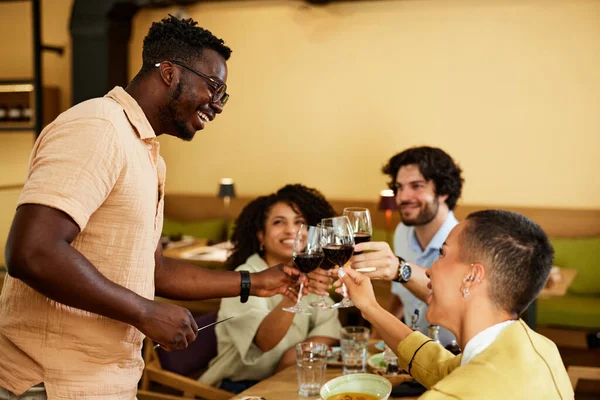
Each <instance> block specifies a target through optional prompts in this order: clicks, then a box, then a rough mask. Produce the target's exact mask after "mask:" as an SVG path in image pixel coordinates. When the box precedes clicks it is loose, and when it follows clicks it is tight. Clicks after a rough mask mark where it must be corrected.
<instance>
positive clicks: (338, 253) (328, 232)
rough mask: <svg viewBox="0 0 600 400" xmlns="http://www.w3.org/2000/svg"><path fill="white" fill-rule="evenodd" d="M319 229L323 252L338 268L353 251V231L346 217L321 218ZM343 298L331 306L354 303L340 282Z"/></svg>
mask: <svg viewBox="0 0 600 400" xmlns="http://www.w3.org/2000/svg"><path fill="white" fill-rule="evenodd" d="M321 230H322V232H323V233H322V235H323V253H325V258H327V259H328V260H329V261H330V262H331V263H332V264H334V265H338V266H339V267H340V268H341V267H343V266H344V264H346V263H347V262H348V260H349V259H350V257H352V253H353V252H354V232H353V231H352V227H351V226H350V221H349V220H348V217H346V216H341V217H334V218H325V219H323V220H321ZM342 292H343V294H344V298H343V299H342V301H340V302H339V303H335V304H334V305H332V306H331V308H347V307H353V306H354V304H353V303H352V301H351V300H350V299H349V298H348V291H347V289H346V285H344V284H342Z"/></svg>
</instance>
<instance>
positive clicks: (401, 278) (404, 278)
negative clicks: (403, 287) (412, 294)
mask: <svg viewBox="0 0 600 400" xmlns="http://www.w3.org/2000/svg"><path fill="white" fill-rule="evenodd" d="M396 257H397V258H398V262H399V263H400V265H398V276H396V278H395V279H394V281H395V282H400V283H406V282H408V280H409V279H410V276H411V275H412V269H411V268H410V265H409V264H408V263H407V262H406V261H405V260H404V258H402V257H400V256H396Z"/></svg>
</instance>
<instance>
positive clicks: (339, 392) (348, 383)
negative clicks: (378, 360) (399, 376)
mask: <svg viewBox="0 0 600 400" xmlns="http://www.w3.org/2000/svg"><path fill="white" fill-rule="evenodd" d="M391 392H392V384H391V383H390V382H389V381H388V380H387V379H385V378H384V377H382V376H379V375H373V374H350V375H342V376H338V377H337V378H334V379H332V380H330V381H328V382H327V383H325V384H324V385H323V387H321V393H320V394H321V399H322V400H387V398H388V397H390V393H391Z"/></svg>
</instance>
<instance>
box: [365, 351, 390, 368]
mask: <svg viewBox="0 0 600 400" xmlns="http://www.w3.org/2000/svg"><path fill="white" fill-rule="evenodd" d="M367 364H368V365H369V367H371V369H372V370H373V371H381V372H385V371H386V369H387V364H386V362H385V355H384V353H377V354H373V355H372V356H371V357H369V359H368V360H367Z"/></svg>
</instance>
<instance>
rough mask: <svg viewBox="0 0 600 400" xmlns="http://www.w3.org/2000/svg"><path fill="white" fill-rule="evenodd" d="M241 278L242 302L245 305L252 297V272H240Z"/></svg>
mask: <svg viewBox="0 0 600 400" xmlns="http://www.w3.org/2000/svg"><path fill="white" fill-rule="evenodd" d="M240 276H241V278H242V280H241V284H240V286H241V287H240V301H241V302H242V303H245V302H247V301H248V297H249V296H250V272H248V271H240Z"/></svg>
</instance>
